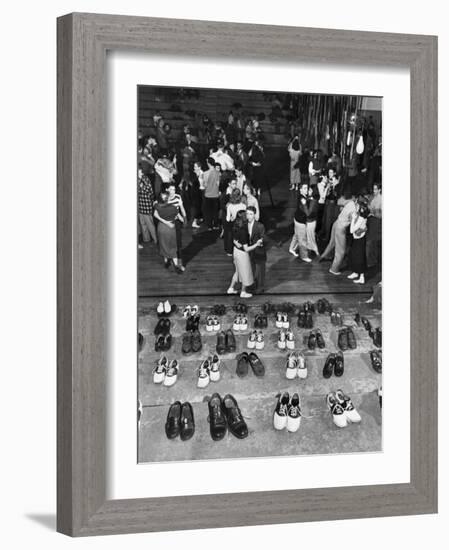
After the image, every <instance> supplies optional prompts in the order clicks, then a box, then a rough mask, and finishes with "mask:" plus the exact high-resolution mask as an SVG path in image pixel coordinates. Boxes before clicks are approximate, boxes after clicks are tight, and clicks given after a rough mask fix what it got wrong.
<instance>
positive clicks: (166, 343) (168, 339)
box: [162, 333, 172, 351]
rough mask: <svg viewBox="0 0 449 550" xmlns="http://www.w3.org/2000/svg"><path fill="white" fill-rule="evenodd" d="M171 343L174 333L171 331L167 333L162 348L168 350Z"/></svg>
mask: <svg viewBox="0 0 449 550" xmlns="http://www.w3.org/2000/svg"><path fill="white" fill-rule="evenodd" d="M171 343H172V335H171V334H170V333H168V334H165V335H164V343H163V347H162V350H163V351H168V350H169V349H170V348H171Z"/></svg>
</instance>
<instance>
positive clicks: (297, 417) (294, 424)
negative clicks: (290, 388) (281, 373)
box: [287, 393, 301, 433]
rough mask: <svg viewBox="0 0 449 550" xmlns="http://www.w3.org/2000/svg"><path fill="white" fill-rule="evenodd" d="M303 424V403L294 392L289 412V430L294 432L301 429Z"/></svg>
mask: <svg viewBox="0 0 449 550" xmlns="http://www.w3.org/2000/svg"><path fill="white" fill-rule="evenodd" d="M300 425H301V405H300V402H299V395H298V394H297V393H294V394H293V395H292V398H291V401H290V403H289V405H288V413H287V431H289V432H291V433H294V432H297V431H298V430H299V427H300Z"/></svg>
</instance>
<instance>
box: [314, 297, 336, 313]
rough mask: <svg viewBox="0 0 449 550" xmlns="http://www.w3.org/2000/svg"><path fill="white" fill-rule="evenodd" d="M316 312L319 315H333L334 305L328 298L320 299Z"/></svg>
mask: <svg viewBox="0 0 449 550" xmlns="http://www.w3.org/2000/svg"><path fill="white" fill-rule="evenodd" d="M316 310H317V312H318V313H321V314H323V313H331V312H332V304H331V303H330V302H329V301H328V300H327V299H326V298H320V299H319V300H318V301H317V303H316Z"/></svg>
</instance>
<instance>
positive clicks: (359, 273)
mask: <svg viewBox="0 0 449 550" xmlns="http://www.w3.org/2000/svg"><path fill="white" fill-rule="evenodd" d="M368 214H369V210H368V207H367V206H365V205H364V204H358V205H357V207H356V211H355V212H354V213H353V215H352V220H351V226H350V232H351V235H352V237H353V241H352V245H351V250H350V253H349V264H350V266H351V269H352V273H351V274H350V275H348V279H353V281H354V283H358V284H361V285H363V284H365V271H366V231H367V218H368Z"/></svg>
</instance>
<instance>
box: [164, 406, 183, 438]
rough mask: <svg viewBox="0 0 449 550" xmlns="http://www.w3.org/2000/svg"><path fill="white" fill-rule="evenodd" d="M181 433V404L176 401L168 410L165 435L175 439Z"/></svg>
mask: <svg viewBox="0 0 449 550" xmlns="http://www.w3.org/2000/svg"><path fill="white" fill-rule="evenodd" d="M180 431H181V402H180V401H175V402H174V403H173V404H172V405H170V408H169V409H168V414H167V420H166V421H165V435H166V436H167V437H168V439H175V437H178V435H179V433H180Z"/></svg>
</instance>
